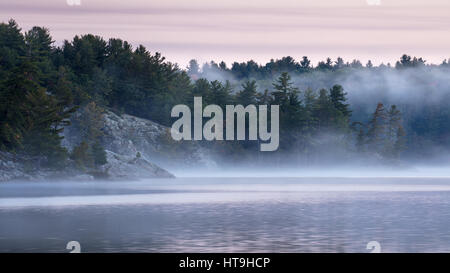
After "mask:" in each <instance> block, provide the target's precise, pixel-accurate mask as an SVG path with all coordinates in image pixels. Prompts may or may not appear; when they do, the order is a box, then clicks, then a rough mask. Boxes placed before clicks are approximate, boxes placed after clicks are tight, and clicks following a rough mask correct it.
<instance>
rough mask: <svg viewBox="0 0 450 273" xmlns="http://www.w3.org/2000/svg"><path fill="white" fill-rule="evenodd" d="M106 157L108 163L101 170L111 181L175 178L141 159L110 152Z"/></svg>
mask: <svg viewBox="0 0 450 273" xmlns="http://www.w3.org/2000/svg"><path fill="white" fill-rule="evenodd" d="M106 157H107V160H108V163H107V164H105V165H104V166H102V167H101V168H102V171H103V172H105V173H107V174H108V176H109V178H111V179H129V178H152V177H153V178H156V177H165V178H171V177H174V176H173V175H172V174H171V173H169V172H168V171H166V170H164V169H162V168H160V167H158V166H156V165H155V164H153V163H150V162H149V161H147V160H145V159H143V158H140V157H131V156H126V155H119V154H117V153H114V152H111V151H108V150H107V151H106Z"/></svg>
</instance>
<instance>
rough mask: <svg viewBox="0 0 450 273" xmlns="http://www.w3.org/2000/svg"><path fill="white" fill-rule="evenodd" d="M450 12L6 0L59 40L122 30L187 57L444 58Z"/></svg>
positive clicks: (447, 8) (265, 0)
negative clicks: (402, 56) (405, 55)
mask: <svg viewBox="0 0 450 273" xmlns="http://www.w3.org/2000/svg"><path fill="white" fill-rule="evenodd" d="M77 2H78V3H77ZM449 12H450V1H449V0H426V1H425V0H314V1H313V0H276V1H275V0H226V1H225V0H220V1H218V0H189V1H187V0H150V1H148V0H147V1H145V0H108V1H105V0H103V1H101V0H38V1H36V0H34V1H32V0H0V21H3V22H6V21H8V20H9V19H10V18H13V19H15V20H16V21H17V22H18V23H19V25H20V26H21V27H22V29H23V30H28V29H30V28H31V27H32V26H35V25H38V26H45V27H47V28H49V29H50V31H51V34H52V36H53V39H54V40H55V43H56V44H57V45H61V44H62V42H63V41H64V40H65V39H68V40H71V39H72V38H73V36H74V35H80V34H87V33H92V34H96V35H100V36H102V37H104V38H105V39H108V38H111V37H114V38H121V39H124V40H127V41H129V42H131V43H132V44H133V45H134V46H137V45H139V44H143V45H144V46H146V47H147V48H148V49H149V50H150V51H151V52H155V51H157V52H161V53H162V54H163V56H165V57H166V59H167V60H169V61H171V62H175V63H178V64H179V65H180V67H185V66H186V65H187V63H188V61H189V60H190V59H197V60H198V61H199V62H200V63H203V62H206V61H210V60H214V61H216V62H220V61H222V60H224V61H225V62H226V63H227V64H228V65H230V64H231V63H232V62H234V61H238V62H242V61H247V60H250V59H252V60H254V61H256V62H258V63H265V62H267V61H269V60H270V59H271V58H273V59H277V58H281V57H283V56H292V57H294V58H295V59H297V60H300V59H301V57H302V56H308V57H310V59H312V61H313V63H314V64H316V63H317V62H318V61H320V60H324V59H326V58H327V57H331V58H332V59H333V60H335V59H336V58H337V57H338V56H340V57H342V58H344V60H346V61H351V60H353V59H359V60H361V61H362V62H363V63H365V62H367V60H369V59H370V60H372V62H373V63H375V64H379V63H381V62H383V63H387V62H391V63H395V61H396V60H398V59H399V58H400V56H401V55H402V54H404V53H406V54H409V55H413V56H420V57H423V58H424V59H425V60H427V62H428V63H441V62H442V61H443V60H444V59H448V58H450V35H449V34H450V16H449Z"/></svg>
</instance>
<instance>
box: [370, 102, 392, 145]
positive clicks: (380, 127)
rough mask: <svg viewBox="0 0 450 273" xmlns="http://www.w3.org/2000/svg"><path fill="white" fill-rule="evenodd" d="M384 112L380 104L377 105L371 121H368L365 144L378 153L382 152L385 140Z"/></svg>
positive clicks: (385, 117)
mask: <svg viewBox="0 0 450 273" xmlns="http://www.w3.org/2000/svg"><path fill="white" fill-rule="evenodd" d="M386 119H387V116H386V111H385V109H384V105H383V104H382V103H378V105H377V108H376V110H375V112H374V113H373V116H372V119H371V120H370V121H369V129H368V132H367V143H368V145H369V148H370V149H371V150H372V151H374V152H378V153H382V152H383V148H384V144H385V140H386Z"/></svg>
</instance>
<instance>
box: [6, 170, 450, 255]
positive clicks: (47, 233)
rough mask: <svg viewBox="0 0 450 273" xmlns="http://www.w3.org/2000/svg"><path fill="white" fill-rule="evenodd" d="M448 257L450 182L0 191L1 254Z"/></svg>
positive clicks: (65, 186)
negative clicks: (72, 245) (76, 246)
mask: <svg viewBox="0 0 450 273" xmlns="http://www.w3.org/2000/svg"><path fill="white" fill-rule="evenodd" d="M69 241H78V242H79V243H80V245H81V252H370V251H369V250H367V249H366V245H367V243H368V242H370V241H377V242H379V244H380V246H381V251H382V252H450V178H407V177H405V178H401V177H396V178H388V177H384V178H358V177H352V178H333V177H328V178H317V177H316V178H288V177H283V178H263V177H258V178H251V177H248V178H238V177H235V178H226V177H222V178H207V177H202V178H195V177H191V178H176V179H151V180H142V181H127V182H117V181H116V182H94V181H86V182H9V183H0V252H69V250H67V249H66V245H67V243H68V242H69Z"/></svg>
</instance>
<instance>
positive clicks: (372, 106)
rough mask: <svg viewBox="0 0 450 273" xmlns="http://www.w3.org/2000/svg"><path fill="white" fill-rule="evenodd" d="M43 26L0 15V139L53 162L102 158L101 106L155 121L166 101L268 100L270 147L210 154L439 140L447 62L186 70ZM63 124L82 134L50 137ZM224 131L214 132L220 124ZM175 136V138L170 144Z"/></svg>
mask: <svg viewBox="0 0 450 273" xmlns="http://www.w3.org/2000/svg"><path fill="white" fill-rule="evenodd" d="M53 42H54V41H53V40H52V38H51V36H50V33H49V31H48V29H46V28H42V27H34V28H32V29H31V30H29V31H26V32H23V31H22V30H21V29H20V28H19V26H18V25H17V24H16V23H15V22H14V21H13V20H11V21H9V22H8V23H2V24H0V121H1V123H0V149H1V150H4V151H9V152H14V153H24V154H27V155H29V156H39V157H43V158H45V162H42V164H44V165H48V166H54V167H57V168H60V167H62V166H61V165H64V164H65V163H64V162H65V161H66V159H71V160H73V161H74V162H76V165H77V166H78V167H79V168H93V169H95V168H97V167H98V166H101V165H103V164H104V163H105V160H106V157H105V153H104V150H103V148H102V137H101V136H102V132H101V128H102V124H101V121H102V113H103V111H105V110H110V111H113V112H116V113H119V114H120V113H127V114H131V115H135V116H138V117H142V118H146V119H150V120H152V121H155V122H158V123H160V124H162V125H165V126H171V124H172V122H173V120H172V118H171V117H170V111H171V109H172V107H173V106H174V105H176V104H186V105H189V106H191V107H192V104H193V97H194V96H201V97H202V98H203V105H204V106H206V105H208V104H216V105H219V106H221V107H222V108H224V107H225V105H228V104H234V105H236V104H242V105H244V106H246V105H249V104H267V105H271V104H272V105H273V104H276V105H280V148H279V150H278V151H276V152H271V153H261V152H259V149H258V148H257V147H258V146H259V145H257V143H253V142H249V141H238V142H221V143H218V142H208V141H202V142H201V143H200V145H202V146H204V147H205V148H208V149H209V151H210V152H211V154H214V156H215V157H216V159H217V160H218V162H224V164H225V163H230V164H236V162H237V161H239V160H240V161H246V162H252V163H255V164H263V165H271V167H274V166H277V165H282V164H299V165H301V164H303V165H308V164H321V163H322V162H325V161H326V162H329V163H332V164H336V163H341V162H343V161H351V160H360V159H361V158H363V159H367V160H369V161H372V160H373V161H377V162H384V163H387V164H392V162H400V161H401V160H405V159H408V160H409V159H412V158H417V159H424V158H427V157H431V156H433V155H436V154H437V152H436V151H440V152H441V153H444V152H445V151H448V149H449V143H450V139H449V137H450V123H449V122H448V121H449V120H450V110H449V108H450V107H449V105H448V101H449V99H450V73H449V72H450V65H449V61H447V60H444V61H443V62H442V64H439V65H431V64H427V63H426V61H425V60H424V59H422V58H417V57H411V56H408V55H404V56H401V58H400V59H399V61H398V62H396V64H395V65H390V64H386V65H385V64H381V65H379V66H375V65H374V64H373V63H372V62H371V61H369V62H368V63H367V64H366V65H363V64H362V63H361V62H360V61H359V60H352V61H350V62H348V61H345V60H343V59H342V58H337V59H336V60H332V59H331V58H326V59H325V60H324V61H320V62H319V63H318V64H317V65H313V63H312V62H311V60H309V58H308V57H307V56H302V57H300V58H299V60H300V61H297V60H295V59H294V58H293V57H290V56H287V57H283V58H281V59H278V60H274V59H272V60H270V61H269V62H268V63H266V64H264V65H262V64H258V63H256V62H254V61H251V60H250V61H248V62H242V63H237V62H235V63H232V64H231V65H227V64H226V63H225V62H223V61H222V62H220V63H216V62H214V61H211V62H209V63H206V64H199V63H198V62H197V61H196V60H194V59H193V60H191V61H190V62H189V64H188V66H187V67H186V68H180V67H179V66H178V65H177V64H173V63H170V62H168V61H166V60H165V58H164V57H163V56H161V54H160V53H157V52H156V53H151V52H149V51H148V50H147V49H146V48H145V47H144V46H142V45H139V46H137V47H135V48H134V47H133V46H132V45H131V44H129V43H128V42H126V41H123V40H121V39H117V38H113V39H109V40H104V39H103V38H102V37H99V36H95V35H91V34H88V35H82V36H75V37H74V38H73V39H72V40H71V41H64V43H63V44H62V46H60V47H56V46H55V45H54V43H53ZM70 123H73V126H76V127H77V128H78V129H79V130H80V132H82V135H83V141H82V142H81V143H80V144H79V145H78V146H77V147H74V149H73V150H71V151H67V150H66V149H64V148H62V146H61V138H62V137H61V132H62V130H64V127H65V126H68V125H69V124H70ZM224 131H225V130H224ZM177 145H178V144H177Z"/></svg>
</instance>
